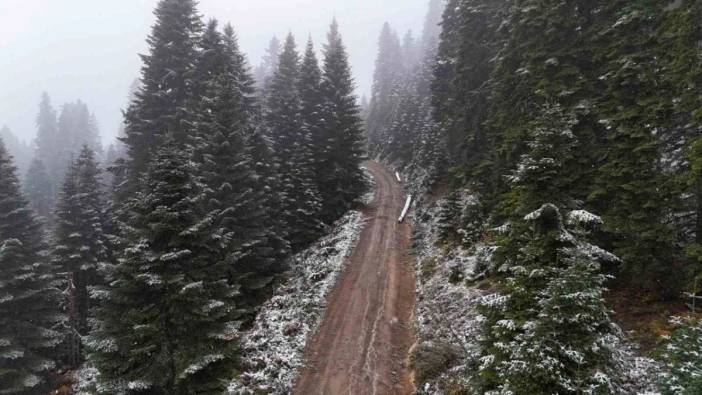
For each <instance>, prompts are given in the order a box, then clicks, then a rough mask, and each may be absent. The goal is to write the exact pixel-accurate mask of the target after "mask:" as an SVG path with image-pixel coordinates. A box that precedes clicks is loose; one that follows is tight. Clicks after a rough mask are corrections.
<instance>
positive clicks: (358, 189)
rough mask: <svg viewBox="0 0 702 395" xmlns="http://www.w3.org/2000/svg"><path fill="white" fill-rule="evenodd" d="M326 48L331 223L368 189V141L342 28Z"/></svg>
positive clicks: (326, 211) (322, 184) (323, 186)
mask: <svg viewBox="0 0 702 395" xmlns="http://www.w3.org/2000/svg"><path fill="white" fill-rule="evenodd" d="M327 40H328V42H327V44H326V45H325V46H324V61H323V64H324V67H323V75H322V82H321V92H322V102H323V106H322V114H323V117H322V118H323V119H324V129H323V132H322V133H321V136H320V138H321V141H322V143H321V144H323V145H324V146H326V147H327V149H326V152H324V154H323V155H322V158H321V159H322V162H321V163H322V164H323V168H324V169H325V171H324V173H323V174H318V175H317V177H318V179H319V181H318V182H319V184H318V186H319V192H320V194H321V196H322V202H323V206H322V215H321V216H322V218H323V219H324V220H325V222H327V223H331V222H333V221H334V220H336V219H338V218H339V217H340V216H341V215H342V214H343V213H344V212H345V211H346V210H347V209H348V208H349V207H351V203H352V202H353V201H354V200H355V199H357V198H358V197H360V196H361V194H362V193H363V192H364V191H365V189H366V187H367V186H366V182H365V177H364V175H363V172H362V171H361V168H360V165H361V162H362V161H363V160H364V159H365V152H364V147H365V141H364V140H365V139H364V136H363V126H362V120H361V116H360V108H359V106H358V104H357V102H356V97H355V94H354V89H355V87H354V83H353V78H352V76H351V67H350V65H349V59H348V54H347V53H346V47H345V46H344V44H343V41H342V38H341V34H340V33H339V25H338V24H337V22H336V20H334V22H333V23H332V25H331V27H330V30H329V33H328V34H327Z"/></svg>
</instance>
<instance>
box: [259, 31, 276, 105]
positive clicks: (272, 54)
mask: <svg viewBox="0 0 702 395" xmlns="http://www.w3.org/2000/svg"><path fill="white" fill-rule="evenodd" d="M280 50H281V48H280V40H278V37H275V36H273V38H271V41H270V42H269V43H268V48H266V53H265V55H263V59H262V60H261V64H260V65H259V66H258V67H257V68H256V71H255V75H254V78H255V81H256V90H257V91H258V93H259V96H260V97H261V98H262V101H265V98H266V97H268V87H269V86H270V84H271V79H272V78H273V74H275V71H276V70H278V59H279V58H280Z"/></svg>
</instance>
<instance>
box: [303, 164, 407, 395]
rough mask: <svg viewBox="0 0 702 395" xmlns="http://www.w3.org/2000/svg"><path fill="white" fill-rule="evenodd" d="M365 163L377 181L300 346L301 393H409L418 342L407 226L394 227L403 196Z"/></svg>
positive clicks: (383, 172)
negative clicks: (343, 262) (319, 316)
mask: <svg viewBox="0 0 702 395" xmlns="http://www.w3.org/2000/svg"><path fill="white" fill-rule="evenodd" d="M365 166H366V167H367V168H368V170H369V171H370V172H371V174H372V175H373V177H374V178H375V181H376V184H377V186H376V192H375V199H374V200H373V202H372V203H371V204H370V205H369V206H368V208H367V210H366V212H365V216H366V225H365V227H364V229H363V231H362V232H361V235H360V239H359V242H358V245H357V246H356V249H355V250H354V252H353V254H352V255H351V257H350V258H349V259H350V261H349V262H348V264H347V267H346V269H345V271H344V273H343V274H342V275H341V277H340V278H339V282H338V283H337V285H336V288H335V289H334V291H333V292H332V293H331V295H330V298H329V300H328V305H327V309H326V311H325V315H324V320H323V322H322V324H321V326H320V328H319V330H318V331H317V333H316V334H315V335H313V337H311V338H310V339H309V341H308V344H307V349H306V350H305V362H306V366H305V368H303V369H302V371H301V372H300V378H299V379H298V381H297V383H296V385H295V388H294V391H293V393H294V394H299V395H338V394H349V395H366V394H372V395H385V394H398V395H405V394H412V393H414V390H415V389H414V384H413V378H412V371H411V368H410V366H409V351H410V348H411V347H412V345H413V344H414V342H415V336H414V331H413V329H412V327H413V325H412V323H413V321H414V303H415V278H414V269H413V265H412V260H411V259H412V258H411V256H410V236H411V227H410V225H409V223H408V222H407V221H406V222H404V223H402V224H399V223H398V221H397V219H398V217H399V216H400V213H401V211H402V208H403V206H404V204H405V194H404V193H403V191H402V188H401V187H400V185H399V184H398V182H397V180H396V179H395V176H394V175H393V174H392V173H391V172H390V171H389V170H388V169H387V168H385V167H384V166H382V165H381V164H379V163H377V162H367V163H366V164H365Z"/></svg>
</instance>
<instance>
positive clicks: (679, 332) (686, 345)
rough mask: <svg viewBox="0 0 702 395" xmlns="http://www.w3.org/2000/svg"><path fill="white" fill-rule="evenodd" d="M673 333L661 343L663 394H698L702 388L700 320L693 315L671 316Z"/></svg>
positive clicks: (701, 331)
mask: <svg viewBox="0 0 702 395" xmlns="http://www.w3.org/2000/svg"><path fill="white" fill-rule="evenodd" d="M672 324H673V325H674V328H675V329H674V330H673V333H672V334H671V335H670V337H669V338H668V339H666V342H665V343H664V345H665V349H664V350H663V351H662V359H663V361H664V363H665V367H666V368H665V371H664V373H663V374H662V375H661V378H660V381H661V387H662V388H661V389H662V393H663V394H665V395H680V394H683V395H698V394H699V393H700V391H702V369H701V367H702V322H701V321H700V320H699V319H697V318H695V317H674V318H673V319H672Z"/></svg>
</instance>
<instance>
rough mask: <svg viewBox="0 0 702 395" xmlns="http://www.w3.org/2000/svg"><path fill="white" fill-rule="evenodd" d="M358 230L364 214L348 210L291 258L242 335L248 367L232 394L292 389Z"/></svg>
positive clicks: (354, 244)
mask: <svg viewBox="0 0 702 395" xmlns="http://www.w3.org/2000/svg"><path fill="white" fill-rule="evenodd" d="M370 198H372V195H370V197H366V198H365V199H364V200H366V201H368V200H369V199H370ZM362 228H363V215H362V214H361V213H360V212H358V211H350V212H349V213H348V214H346V215H345V216H344V217H343V218H342V219H341V220H340V221H339V222H338V223H337V224H336V226H335V227H334V231H333V232H332V234H330V235H328V236H327V237H325V238H324V239H322V240H321V241H319V242H318V243H316V244H315V245H313V246H312V247H311V248H309V249H307V250H306V251H304V252H302V253H300V254H298V255H297V256H296V257H295V258H294V259H293V262H292V263H291V270H290V271H289V273H288V274H287V276H286V278H285V280H284V281H283V282H282V283H281V285H280V287H279V288H278V290H277V291H276V294H275V296H273V298H271V299H270V300H269V301H268V302H267V303H265V304H264V305H263V307H262V309H261V312H260V313H259V315H258V317H257V318H256V322H255V324H254V327H253V329H252V330H251V331H249V332H246V333H244V334H243V336H242V339H241V343H242V348H243V350H242V351H243V353H242V354H243V355H244V361H243V364H244V366H245V367H246V369H247V371H246V372H244V373H243V374H242V375H241V376H240V377H238V378H236V379H235V380H234V381H232V383H231V384H230V386H229V393H230V394H237V395H238V394H253V393H256V394H287V393H290V389H291V388H292V386H293V384H294V381H295V379H296V378H297V375H298V370H299V369H300V367H302V365H303V362H304V361H303V352H304V349H305V344H306V342H307V339H308V337H309V335H311V334H312V333H313V332H314V330H316V329H317V327H318V326H319V324H320V322H321V320H322V317H323V315H324V309H325V307H326V301H327V296H328V294H329V293H330V291H331V290H332V289H333V287H334V285H335V284H336V281H337V278H338V277H339V275H340V274H341V272H342V271H343V269H344V266H345V265H344V264H345V262H346V261H347V259H346V258H347V257H348V256H349V255H350V254H351V253H352V252H353V249H354V247H355V246H356V243H357V241H358V237H359V235H360V233H361V230H362Z"/></svg>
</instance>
